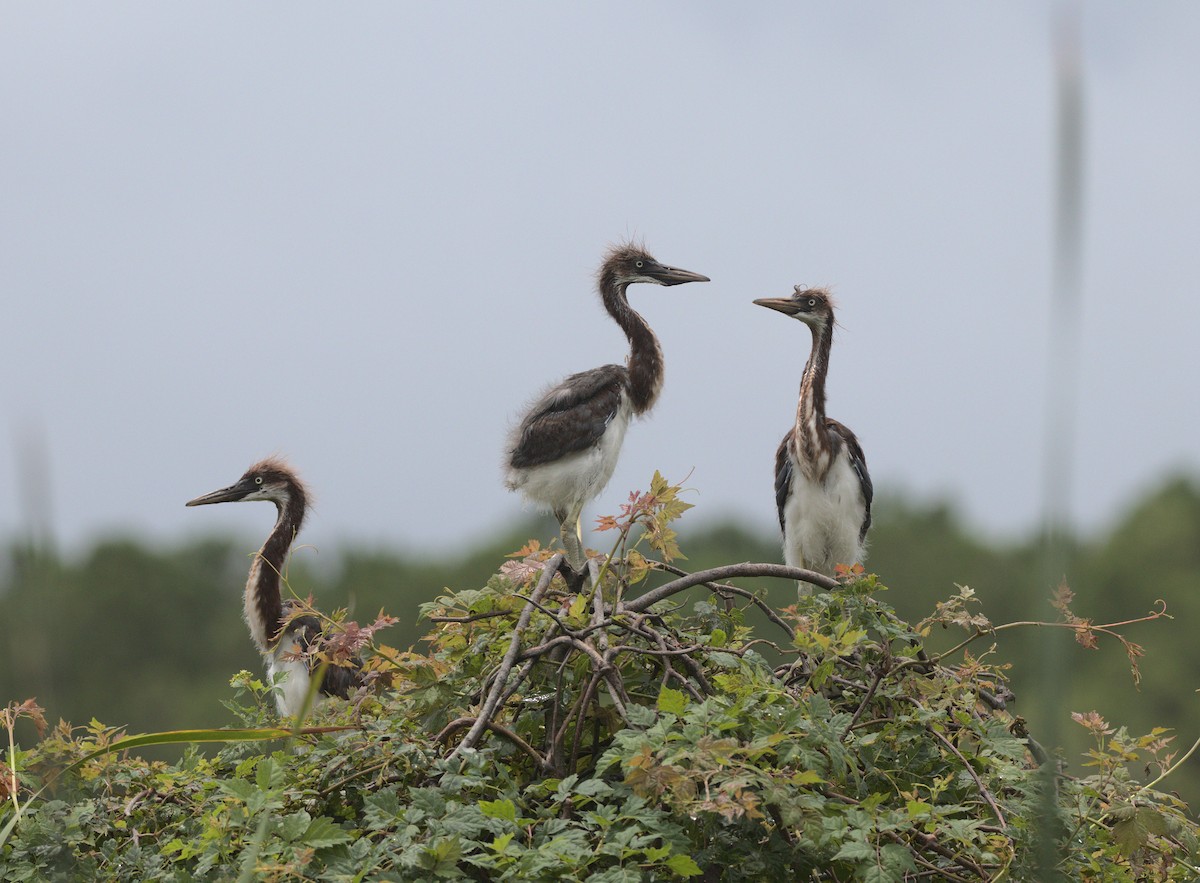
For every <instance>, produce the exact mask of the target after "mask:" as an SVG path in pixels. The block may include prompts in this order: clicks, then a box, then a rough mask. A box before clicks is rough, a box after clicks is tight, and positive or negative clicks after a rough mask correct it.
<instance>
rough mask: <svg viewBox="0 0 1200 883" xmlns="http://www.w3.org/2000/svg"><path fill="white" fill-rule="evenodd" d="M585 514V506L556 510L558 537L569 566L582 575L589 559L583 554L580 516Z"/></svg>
mask: <svg viewBox="0 0 1200 883" xmlns="http://www.w3.org/2000/svg"><path fill="white" fill-rule="evenodd" d="M582 512H583V504H582V503H581V504H579V505H576V506H572V507H571V508H570V509H569V510H567V509H555V510H554V517H555V518H557V519H558V535H559V537H561V538H562V544H563V550H564V551H565V552H566V555H567V564H569V565H571V569H572V570H574V571H575V572H576V573H582V572H583V570H584V568H585V567H586V565H587V557H586V556H585V555H584V554H583V529H582V527H581V526H580V523H579V516H580V514H581V513H582Z"/></svg>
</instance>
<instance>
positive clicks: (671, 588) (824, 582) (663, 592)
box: [616, 561, 841, 613]
mask: <svg viewBox="0 0 1200 883" xmlns="http://www.w3.org/2000/svg"><path fill="white" fill-rule="evenodd" d="M749 576H773V577H776V578H778V579H794V580H799V581H802V582H806V583H812V584H813V585H815V586H817V587H819V588H822V589H826V590H828V591H832V590H834V589H836V588H837V587H838V586H840V585H841V583H839V582H838V581H837V580H835V579H833V578H832V577H828V576H825V574H823V573H817V572H816V571H814V570H805V569H803V568H801V567H789V566H787V565H786V564H754V563H752V562H750V561H746V562H744V563H742V564H727V565H725V566H724V567H713V568H711V569H709V570H701V571H697V572H696V573H690V574H688V575H687V576H681V577H680V578H679V579H674V580H671V582H669V583H666V584H665V585H661V586H659V587H658V588H657V589H652V590H650V591H649V592H646V593H645V594H644V595H640V596H638V597H637V598H634V599H633V600H632V601H629V602H627V603H624V604H618V605H617V610H616V612H617V613H644V612H645V611H646V610H648V609H649V608H650V607H652V606H654V605H655V604H657V603H658V602H659V601H662V600H665V599H666V598H669V597H671V596H672V595H674V594H676V593H678V592H682V591H683V590H684V589H690V588H692V587H693V586H698V585H701V584H702V583H711V582H715V581H717V580H726V579H735V578H737V577H749Z"/></svg>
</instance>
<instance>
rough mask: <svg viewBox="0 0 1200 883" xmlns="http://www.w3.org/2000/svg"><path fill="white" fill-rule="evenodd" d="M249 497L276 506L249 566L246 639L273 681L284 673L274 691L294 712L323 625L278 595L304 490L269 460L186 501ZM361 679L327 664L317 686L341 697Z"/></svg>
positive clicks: (283, 707) (286, 710) (282, 707)
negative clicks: (298, 612) (232, 481)
mask: <svg viewBox="0 0 1200 883" xmlns="http://www.w3.org/2000/svg"><path fill="white" fill-rule="evenodd" d="M252 500H269V501H270V502H272V503H274V504H275V508H276V510H277V512H278V515H277V517H276V519H275V527H274V528H273V529H272V530H271V533H270V535H269V536H268V537H267V541H266V542H265V543H263V547H262V548H261V549H260V550H259V551H258V554H256V555H255V556H254V562H253V563H252V564H251V565H250V576H249V578H248V579H247V580H246V591H245V594H244V597H243V603H244V607H243V611H244V614H245V617H246V625H248V626H249V627H250V637H251V638H253V639H254V644H255V646H256V647H258V650H259V652H260V653H262V655H263V659H264V660H265V661H266V664H267V673H268V674H269V675H270V677H271V681H272V682H274V681H275V678H276V675H284V677H283V678H282V679H281V680H280V683H279V687H280V691H279V692H277V693H276V694H275V704H276V705H277V706H278V707H279V713H280V714H284V715H293V716H294V715H297V714H299V713H300V710H301V708H302V707H303V705H304V699H305V697H306V696H307V695H308V689H309V683H310V681H311V679H312V674H313V672H312V668H311V666H310V662H309V660H306V659H305V658H303V653H304V651H305V650H307V649H308V647H309V646H310V645H311V644H312V642H313V641H315V640H316V639H317V637H318V636H319V635H320V633H321V623H320V621H319V620H318V619H317V617H315V616H312V615H311V614H309V615H303V616H296V617H295V618H292V612H293V610H294V608H295V602H294V601H292V600H291V599H288V600H286V601H285V600H283V599H282V598H281V596H280V593H279V584H280V579H281V574H282V573H283V569H284V564H285V562H286V561H287V555H288V550H289V549H291V546H292V541H293V540H294V539H295V538H296V534H298V533H299V532H300V527H301V525H302V524H303V523H304V513H305V508H306V507H307V505H308V491H307V490H306V489H305V487H304V484H303V483H302V482H301V481H300V479H299V478H297V477H296V473H295V472H294V471H292V469H291V468H290V467H289V466H288V465H287V464H286V463H284V462H282V461H281V460H277V459H273V458H269V459H266V460H262V461H261V462H258V463H255V464H254V465H253V466H251V467H250V468H249V469H247V470H246V474H245V475H243V476H242V477H241V478H239V479H238V480H237V482H236V483H235V484H232V485H230V486H229V487H227V488H222V489H221V490H219V491H213V492H212V493H210V494H205V495H204V496H202V497H197V498H196V499H194V500H191V501H189V502H188V503H187V505H188V506H205V505H208V504H209V503H245V502H250V501H252ZM360 683H361V676H360V673H359V670H358V668H357V667H346V666H340V665H329V666H328V667H326V669H325V677H324V678H323V679H322V681H321V687H320V690H321V693H322V694H324V695H326V696H340V697H343V698H345V697H346V696H348V695H349V694H350V692H351V691H352V690H353V689H355V688H356V687H358V686H359V684H360Z"/></svg>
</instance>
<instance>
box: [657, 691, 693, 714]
mask: <svg viewBox="0 0 1200 883" xmlns="http://www.w3.org/2000/svg"><path fill="white" fill-rule="evenodd" d="M657 707H658V710H659V711H661V712H664V713H665V714H683V712H684V710H685V709H686V708H687V696H685V695H684V694H683V691H682V690H672V689H671V688H670V687H663V688H662V689H661V690H659V691H658V703H657Z"/></svg>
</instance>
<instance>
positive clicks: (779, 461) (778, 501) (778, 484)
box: [775, 431, 792, 530]
mask: <svg viewBox="0 0 1200 883" xmlns="http://www.w3.org/2000/svg"><path fill="white" fill-rule="evenodd" d="M791 440H792V433H791V432H790V431H789V432H788V433H787V435H785V436H784V437H783V441H781V442H780V443H779V450H777V451H776V452H775V508H776V509H778V510H779V528H780V530H782V529H783V526H784V525H783V509H784V507H785V506H786V505H787V500H788V497H789V496H791V493H792V458H791V457H790V456H788V447H789V445H790V443H791Z"/></svg>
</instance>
